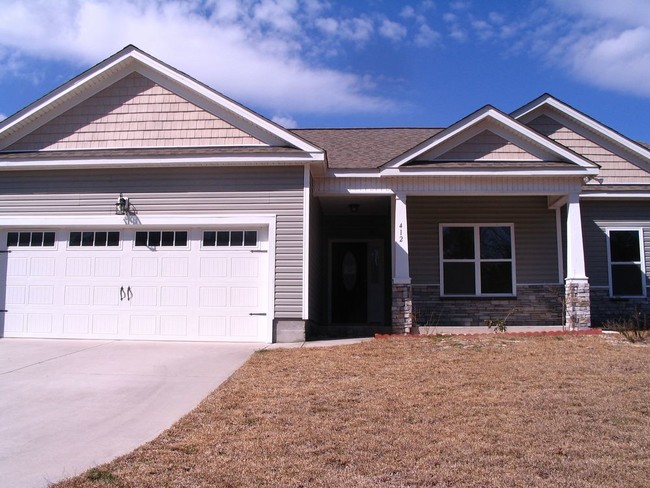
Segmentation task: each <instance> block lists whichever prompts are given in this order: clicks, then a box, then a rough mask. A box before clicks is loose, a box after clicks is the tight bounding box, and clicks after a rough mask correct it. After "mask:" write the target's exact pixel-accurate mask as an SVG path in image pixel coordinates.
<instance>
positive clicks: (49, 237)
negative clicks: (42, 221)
mask: <svg viewBox="0 0 650 488" xmlns="http://www.w3.org/2000/svg"><path fill="white" fill-rule="evenodd" d="M55 235H56V233H55V232H45V233H44V234H43V245H44V246H48V247H52V246H54V236H55Z"/></svg>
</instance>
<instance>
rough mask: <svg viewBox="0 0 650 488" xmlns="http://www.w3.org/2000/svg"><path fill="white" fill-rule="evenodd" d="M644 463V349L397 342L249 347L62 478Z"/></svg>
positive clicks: (362, 478) (635, 474)
mask: <svg viewBox="0 0 650 488" xmlns="http://www.w3.org/2000/svg"><path fill="white" fill-rule="evenodd" d="M649 466H650V347H649V346H646V345H635V344H630V343H627V342H624V341H622V340H617V339H612V338H607V337H605V336H582V337H578V336H559V337H527V338H513V337H506V336H498V335H489V336H483V337H474V338H462V337H453V338H438V337H426V338H420V339H410V338H394V339H383V340H375V341H370V342H366V343H361V344H356V345H351V346H342V347H338V348H324V349H284V350H273V351H266V352H264V353H263V354H260V353H258V354H255V355H254V356H253V358H252V359H251V360H250V361H249V362H248V363H247V364H246V365H245V366H244V367H243V368H242V369H240V370H239V371H238V372H237V373H236V374H235V375H234V376H233V377H232V378H231V379H230V380H229V381H228V382H227V383H226V384H224V385H223V386H222V387H221V388H219V389H218V390H216V391H215V392H213V393H212V394H211V395H210V396H209V397H208V398H207V399H206V400H205V401H204V402H202V403H201V405H199V407H198V408H197V409H195V410H194V411H193V412H191V413H190V414H188V415H187V416H185V417H184V418H183V419H181V420H180V421H179V422H178V423H177V424H175V425H174V426H173V427H172V428H171V429H169V430H168V431H166V432H164V433H163V434H162V435H161V436H160V437H159V438H157V439H156V440H154V441H152V442H150V443H148V444H146V445H144V446H142V447H141V448H139V449H137V450H136V451H134V452H132V453H131V454H128V455H126V456H123V457H121V458H118V459H116V460H115V461H113V462H111V463H108V464H105V465H103V466H99V467H97V468H95V469H93V470H90V471H88V472H86V473H84V474H82V475H80V476H78V477H76V478H72V479H69V480H66V481H64V482H62V483H60V484H59V485H56V486H59V487H78V486H91V487H97V486H112V487H115V486H118V487H136V486H137V487H164V486H170V487H172V486H173V487H208V486H209V487H237V486H256V487H257V486H282V487H301V486H305V487H306V486H309V487H311V486H316V487H325V486H327V487H335V486H350V487H352V486H354V487H407V486H408V487H411V486H413V487H416V486H417V487H421V486H439V487H446V486H486V487H487V486H490V487H492V486H494V487H497V486H503V487H506V486H507V487H512V486H526V487H529V486H554V487H555V486H571V487H604V486H621V487H634V486H638V487H641V486H650V469H649V468H648V467H649ZM97 473H101V474H102V475H101V476H97Z"/></svg>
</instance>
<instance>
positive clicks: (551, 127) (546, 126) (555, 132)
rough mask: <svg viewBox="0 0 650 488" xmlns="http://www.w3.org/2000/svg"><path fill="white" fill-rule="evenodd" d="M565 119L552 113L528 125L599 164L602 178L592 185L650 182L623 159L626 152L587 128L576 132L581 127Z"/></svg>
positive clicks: (640, 170) (643, 171)
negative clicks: (607, 142) (607, 143)
mask: <svg viewBox="0 0 650 488" xmlns="http://www.w3.org/2000/svg"><path fill="white" fill-rule="evenodd" d="M562 119H563V117H561V116H560V114H553V113H552V112H548V113H542V114H541V115H538V116H536V117H535V118H533V119H532V120H530V121H529V122H527V124H526V125H528V126H529V127H531V128H532V129H535V130H536V131H538V132H540V133H541V134H544V135H545V136H547V137H549V138H550V139H553V140H554V141H556V142H558V143H559V144H562V145H563V146H565V147H568V148H569V149H571V150H572V151H575V152H577V153H578V154H581V155H582V156H584V157H586V158H588V159H590V160H591V161H593V162H595V163H596V164H598V165H599V166H600V171H599V173H598V178H597V179H594V180H591V181H589V183H588V184H590V185H599V184H639V183H643V184H647V183H650V173H648V171H646V170H644V169H643V168H642V167H640V166H639V165H637V164H634V163H632V162H630V161H628V160H627V159H626V158H625V157H623V154H624V152H623V151H622V150H620V149H618V150H617V148H615V147H613V146H612V145H611V144H609V145H607V146H609V147H606V141H604V140H602V139H601V140H598V139H599V138H598V137H596V135H595V134H593V133H589V131H587V130H585V129H582V130H581V131H580V132H582V133H579V132H577V130H574V129H578V130H579V129H580V127H579V126H577V125H573V127H572V128H570V127H568V125H570V123H569V121H568V120H562ZM571 125H572V124H571ZM586 136H589V137H586ZM628 157H630V155H628Z"/></svg>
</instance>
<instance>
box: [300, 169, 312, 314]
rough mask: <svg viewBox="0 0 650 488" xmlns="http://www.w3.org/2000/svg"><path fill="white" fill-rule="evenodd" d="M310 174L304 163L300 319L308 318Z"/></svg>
mask: <svg viewBox="0 0 650 488" xmlns="http://www.w3.org/2000/svg"><path fill="white" fill-rule="evenodd" d="M310 193H311V174H310V172H309V167H308V166H307V165H305V168H304V173H303V194H302V198H303V202H302V319H303V320H309V277H310V269H309V249H310V245H311V242H310V238H309V237H310V233H309V231H310V224H311V222H310V219H309V217H310V215H309V212H310V207H311V198H310Z"/></svg>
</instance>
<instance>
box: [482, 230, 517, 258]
mask: <svg viewBox="0 0 650 488" xmlns="http://www.w3.org/2000/svg"><path fill="white" fill-rule="evenodd" d="M480 235H481V259H510V258H512V245H511V239H510V227H481V229H480Z"/></svg>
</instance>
